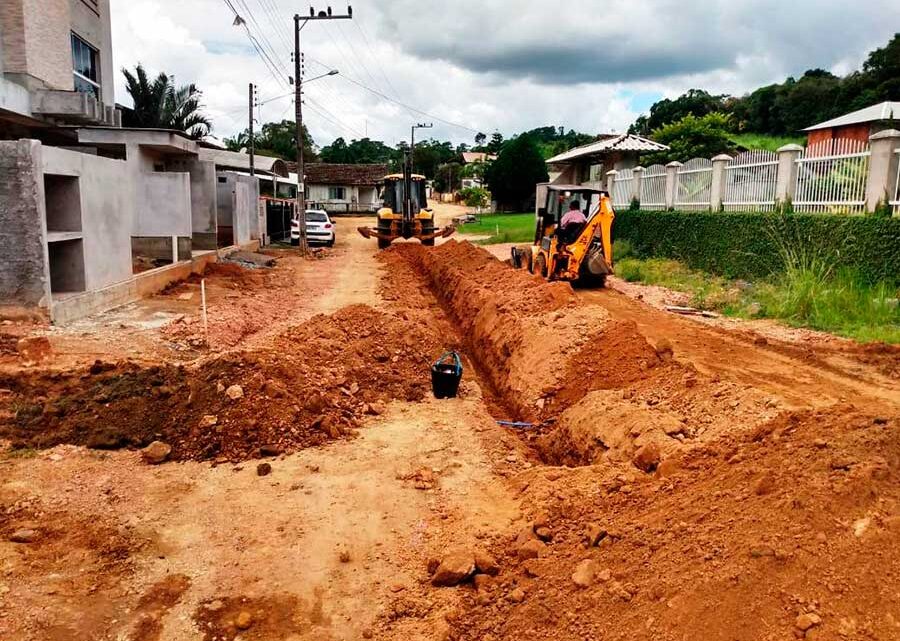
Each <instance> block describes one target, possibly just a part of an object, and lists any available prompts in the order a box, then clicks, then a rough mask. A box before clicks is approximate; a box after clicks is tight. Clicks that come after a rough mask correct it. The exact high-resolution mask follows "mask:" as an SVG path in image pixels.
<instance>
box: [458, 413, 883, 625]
mask: <svg viewBox="0 0 900 641" xmlns="http://www.w3.org/2000/svg"><path fill="white" fill-rule="evenodd" d="M617 418H618V417H616V416H615V414H613V415H612V417H610V420H615V419H617ZM898 437H900V417H898V416H893V417H887V416H880V417H879V416H876V417H873V416H871V415H870V414H868V413H866V412H864V411H861V410H859V409H857V408H854V407H852V406H838V407H834V408H832V409H830V410H828V411H823V412H818V413H813V412H804V413H784V414H783V415H781V416H779V417H777V418H776V419H774V420H772V421H769V422H767V423H765V424H764V425H762V426H760V427H758V428H757V429H754V430H749V431H748V432H745V433H743V434H740V435H727V436H724V437H722V438H720V439H718V440H716V441H715V442H714V443H711V444H708V445H705V446H701V447H695V448H692V449H689V450H685V451H684V452H683V453H682V454H680V455H677V456H674V457H673V458H672V459H670V461H669V464H668V465H667V467H666V468H665V469H663V470H660V472H661V473H658V474H656V475H652V476H651V475H645V474H641V473H640V472H637V471H636V470H634V468H633V467H632V466H630V465H615V464H612V465H607V466H603V467H589V468H580V469H579V470H574V471H563V470H547V469H542V470H537V471H535V472H534V473H532V474H531V475H526V477H523V478H522V480H521V484H522V488H523V498H524V501H525V505H526V509H527V510H528V511H529V512H530V515H531V520H532V522H531V523H529V524H528V525H527V526H526V527H525V529H524V530H523V531H522V532H521V533H520V534H519V535H518V537H517V538H516V540H510V541H508V542H507V543H506V544H505V545H501V546H499V547H498V548H497V549H495V550H493V551H494V552H495V554H496V555H497V557H498V558H499V559H501V566H502V568H503V569H502V571H501V574H500V576H499V577H498V578H497V579H494V580H487V581H483V582H481V583H480V584H479V587H478V589H477V591H476V590H471V591H467V592H465V593H464V594H465V599H466V601H467V605H466V607H465V608H463V609H461V610H460V611H459V612H458V613H457V615H456V617H455V618H454V619H453V628H454V633H453V635H452V638H453V639H458V640H470V639H471V640H473V641H474V640H475V639H478V640H482V639H495V640H499V639H521V640H528V639H534V640H537V639H553V640H560V641H563V640H566V641H568V640H573V641H574V640H576V639H579V640H580V639H585V638H604V639H622V640H625V639H628V640H648V641H649V640H650V639H654V640H658V641H676V640H680V639H685V638H687V639H708V640H710V641H726V640H727V641H733V640H740V641H751V640H754V641H755V640H760V639H765V640H768V639H772V640H774V639H786V638H792V637H797V638H803V637H804V636H805V638H807V639H822V640H825V639H838V638H840V639H848V640H863V639H866V640H869V639H874V640H884V641H888V640H890V639H897V638H900V620H898V618H897V615H896V594H895V592H896V590H895V588H894V586H895V585H897V583H898V581H900V517H898V506H900V484H898V480H900V476H898V474H900V472H898V470H900V438H898ZM540 539H543V540H540ZM534 540H540V542H539V543H537V544H534V543H532V544H530V545H526V544H527V543H528V542H529V541H534ZM526 550H527V553H526Z"/></svg>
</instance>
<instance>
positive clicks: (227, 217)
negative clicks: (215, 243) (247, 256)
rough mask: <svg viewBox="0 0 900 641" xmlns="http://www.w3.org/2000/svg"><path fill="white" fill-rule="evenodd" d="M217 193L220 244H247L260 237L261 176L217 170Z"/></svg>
mask: <svg viewBox="0 0 900 641" xmlns="http://www.w3.org/2000/svg"><path fill="white" fill-rule="evenodd" d="M216 195H217V203H218V204H217V208H218V222H219V230H220V240H219V244H220V245H222V244H232V245H246V244H247V243H249V242H251V241H252V240H257V239H259V232H260V230H259V215H258V211H259V210H258V202H259V180H258V179H257V178H255V177H252V176H245V175H243V174H237V173H234V172H231V171H220V172H218V173H217V174H216ZM226 237H230V238H229V239H226Z"/></svg>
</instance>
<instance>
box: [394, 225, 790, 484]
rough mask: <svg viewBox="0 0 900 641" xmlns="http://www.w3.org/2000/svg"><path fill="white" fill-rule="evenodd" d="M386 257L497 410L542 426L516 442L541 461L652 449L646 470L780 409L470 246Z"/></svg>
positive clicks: (561, 286) (617, 456)
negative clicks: (438, 307) (436, 310)
mask: <svg viewBox="0 0 900 641" xmlns="http://www.w3.org/2000/svg"><path fill="white" fill-rule="evenodd" d="M383 260H384V261H386V262H387V263H388V265H389V267H390V268H391V269H392V270H395V271H396V270H398V269H400V268H401V265H412V267H413V269H414V270H416V271H418V273H419V274H420V276H421V277H422V278H424V279H425V282H426V283H427V285H428V286H429V287H430V288H431V289H432V290H433V291H434V292H435V294H436V295H437V297H438V299H439V300H440V301H441V302H442V304H443V306H444V308H445V309H446V310H447V312H448V314H449V315H450V316H451V317H452V318H453V319H454V320H455V321H456V323H457V325H458V329H459V334H460V335H461V336H462V337H463V338H464V342H465V344H466V352H467V354H468V356H469V357H470V358H471V359H472V360H474V361H476V362H477V363H478V365H479V369H480V371H481V372H482V373H483V374H484V375H485V376H486V377H487V378H489V379H490V383H491V384H492V386H493V387H494V389H495V390H496V392H497V393H498V394H499V395H500V396H501V397H502V399H503V401H504V403H503V404H504V405H505V406H506V407H508V408H510V409H511V411H512V412H514V414H515V418H518V419H524V420H528V421H534V422H536V423H539V424H540V427H538V428H537V429H533V430H529V431H527V432H524V433H523V436H524V437H525V438H526V439H527V440H529V441H530V442H531V443H532V445H533V446H534V447H535V448H536V451H537V452H538V453H539V454H540V456H541V457H542V458H543V460H544V461H546V462H550V463H555V464H564V465H583V464H592V463H596V462H600V461H601V460H607V459H608V460H630V459H632V458H634V457H635V456H637V454H638V453H639V452H640V451H641V449H642V448H644V447H645V446H649V449H650V450H651V451H650V452H649V454H650V455H651V456H650V459H649V460H648V461H647V462H646V463H641V465H642V466H643V467H646V468H648V469H649V470H650V471H652V470H653V469H655V468H656V467H657V466H658V465H659V463H660V462H661V460H662V459H663V458H664V457H665V456H667V455H668V454H669V453H670V452H672V451H675V450H677V449H679V448H680V447H681V446H682V445H683V444H685V443H688V442H691V441H694V440H696V439H703V440H708V439H710V438H715V437H716V436H718V435H720V434H721V433H723V432H725V431H727V430H729V429H732V428H734V427H735V426H741V427H747V426H748V425H749V426H753V425H755V424H757V423H758V422H759V421H764V420H767V419H770V418H772V417H774V416H775V414H776V413H777V409H776V407H777V405H778V402H777V399H772V398H770V397H767V396H765V395H763V394H761V393H759V392H757V391H755V390H752V389H749V388H747V387H745V386H740V385H737V384H730V383H727V382H722V381H720V380H718V379H716V378H713V377H708V376H704V375H702V374H700V373H698V372H697V371H696V370H695V369H694V368H693V367H692V366H691V365H690V363H683V362H679V361H678V360H677V359H676V358H675V357H674V355H673V353H672V348H671V346H669V345H667V344H665V343H664V342H661V343H660V344H657V345H655V346H654V345H651V344H650V343H649V342H648V341H647V339H646V338H645V337H644V336H643V335H642V334H641V333H640V332H639V331H638V328H637V326H636V325H635V324H634V323H633V322H630V321H618V322H617V321H612V320H611V319H610V317H609V314H608V312H607V311H606V310H605V309H604V308H603V307H602V306H600V305H582V304H577V303H576V298H575V295H574V293H573V291H572V288H571V287H570V285H568V284H567V283H547V282H545V281H543V280H541V279H539V278H536V277H534V276H532V275H530V274H528V273H526V272H524V271H516V270H513V269H510V268H509V267H508V266H507V265H506V264H504V263H502V262H500V261H498V260H497V259H495V258H494V257H493V256H491V255H490V254H489V253H488V252H486V251H484V250H483V249H481V248H479V247H476V246H474V245H471V244H469V243H456V242H448V243H446V244H445V245H442V246H440V247H438V248H437V249H434V250H426V249H424V248H422V247H420V246H417V245H399V246H396V247H394V248H392V249H391V250H390V251H388V252H384V254H383ZM611 417H614V418H611Z"/></svg>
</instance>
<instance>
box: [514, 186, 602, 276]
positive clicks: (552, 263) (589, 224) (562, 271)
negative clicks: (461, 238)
mask: <svg viewBox="0 0 900 641" xmlns="http://www.w3.org/2000/svg"><path fill="white" fill-rule="evenodd" d="M573 205H574V206H575V207H577V209H578V211H580V212H581V213H582V214H584V218H585V220H584V222H583V223H570V224H569V225H568V226H567V227H563V224H562V223H563V219H564V218H565V216H566V214H567V213H568V212H569V211H574V209H575V207H573ZM614 218H615V212H614V211H613V208H612V203H611V202H610V199H609V194H608V193H607V192H605V191H601V190H599V189H592V188H590V187H583V186H581V185H548V187H547V196H546V200H545V201H544V203H543V206H540V207H538V210H537V214H536V219H535V229H534V244H533V245H531V246H522V247H513V248H512V249H511V254H512V256H511V261H510V262H511V263H512V265H513V266H514V267H518V268H525V269H528V271H530V272H532V273H534V274H539V275H540V276H542V277H543V278H546V279H547V280H562V281H569V282H578V283H581V284H585V285H589V286H599V287H602V286H603V285H604V283H605V282H606V277H607V276H608V275H609V274H612V273H613V261H612V225H613V219H614Z"/></svg>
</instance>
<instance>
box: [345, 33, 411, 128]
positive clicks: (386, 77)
mask: <svg viewBox="0 0 900 641" xmlns="http://www.w3.org/2000/svg"><path fill="white" fill-rule="evenodd" d="M353 24H355V25H356V28H357V29H358V30H359V33H360V35H361V36H362V38H363V43H365V45H366V48H367V49H368V50H369V53H370V54H371V55H372V58H373V59H374V60H375V62H376V63H377V64H378V71H379V72H380V73H381V77H382V78H384V80H385V82H386V83H387V85H388V87H390V88H391V91H392V92H393V93H394V96H395V97H396V98H397V100H400V92H399V91H397V87H395V86H394V83H393V82H392V81H391V77H390V76H389V75H388V74H387V73H386V72H385V70H384V64H382V62H381V58H379V57H378V54H377V53H376V52H375V48H374V47H373V46H372V44H371V42H369V37H368V36H367V35H366V32H365V30H364V29H363V28H362V25H361V24H360V21H359V20H354V21H353ZM375 84H378V83H375ZM407 111H409V110H407ZM410 115H413V114H412V113H410Z"/></svg>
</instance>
